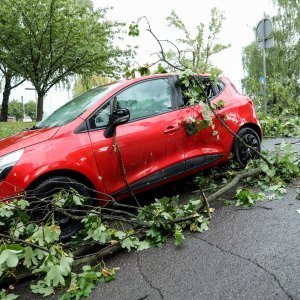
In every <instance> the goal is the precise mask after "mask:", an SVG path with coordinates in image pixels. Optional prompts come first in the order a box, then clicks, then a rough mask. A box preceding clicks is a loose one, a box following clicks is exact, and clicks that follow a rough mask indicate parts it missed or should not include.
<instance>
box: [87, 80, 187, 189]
mask: <svg viewBox="0 0 300 300" xmlns="http://www.w3.org/2000/svg"><path fill="white" fill-rule="evenodd" d="M174 95H175V91H174V88H172V80H171V79H170V77H169V78H168V77H166V78H158V79H148V80H144V81H141V82H138V83H135V84H133V85H131V86H129V87H127V88H125V89H123V90H122V91H121V92H119V93H118V94H117V95H115V97H116V99H117V105H118V107H119V108H127V109H129V111H130V120H129V122H128V123H126V124H123V125H119V126H118V127H117V128H116V135H115V137H112V138H104V136H103V131H104V129H103V125H104V124H105V123H106V124H107V121H108V115H109V107H110V105H111V103H110V104H109V103H106V104H105V105H104V106H103V107H101V108H100V110H99V111H98V112H97V113H96V114H95V115H94V116H93V117H92V118H91V120H90V123H92V124H94V127H96V130H95V129H93V130H91V131H90V139H91V144H92V148H93V151H94V155H95V158H96V161H97V164H98V168H99V172H100V180H102V181H103V184H104V186H105V190H106V193H108V194H122V193H128V189H127V187H126V182H125V176H126V179H127V181H128V183H129V185H130V187H131V188H132V189H133V190H135V189H140V188H142V187H144V186H149V185H152V184H155V183H158V182H161V181H163V180H166V179H168V178H170V177H173V176H176V175H179V174H182V173H184V171H185V162H184V150H183V139H184V132H183V131H182V130H180V124H179V119H178V115H179V113H180V112H179V111H178V110H177V109H176V101H175V96H174ZM110 101H113V99H111V100H110ZM101 126H102V128H101ZM97 127H98V128H99V130H97ZM118 149H119V151H118Z"/></svg>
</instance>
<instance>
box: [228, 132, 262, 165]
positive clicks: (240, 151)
mask: <svg viewBox="0 0 300 300" xmlns="http://www.w3.org/2000/svg"><path fill="white" fill-rule="evenodd" d="M237 135H238V136H239V137H240V138H241V139H242V140H243V141H244V142H245V143H246V144H248V145H249V146H251V147H253V148H255V149H256V150H257V151H259V152H260V150H261V145H260V138H259V136H258V134H257V133H256V132H255V130H253V129H252V128H249V127H244V128H242V129H240V130H239V132H238V133H237ZM232 152H233V157H234V159H235V160H236V161H237V163H238V164H239V165H240V167H242V168H245V167H246V165H247V163H248V162H249V160H251V159H253V158H255V156H256V155H255V153H254V151H252V150H251V149H249V148H247V147H246V146H245V145H243V144H242V143H241V142H240V141H239V140H238V139H237V138H235V140H234V142H233V147H232Z"/></svg>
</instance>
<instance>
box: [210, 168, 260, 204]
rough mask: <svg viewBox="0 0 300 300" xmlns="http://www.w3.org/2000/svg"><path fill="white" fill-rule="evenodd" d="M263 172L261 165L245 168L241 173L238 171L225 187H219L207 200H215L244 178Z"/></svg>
mask: <svg viewBox="0 0 300 300" xmlns="http://www.w3.org/2000/svg"><path fill="white" fill-rule="evenodd" d="M261 172H262V169H261V167H258V168H255V169H250V170H244V171H242V172H240V173H238V174H237V175H236V176H235V177H234V178H233V179H232V180H231V181H230V182H229V183H228V184H226V185H225V186H224V187H222V188H221V189H219V190H218V191H217V192H215V193H213V194H212V195H210V196H208V197H207V201H213V200H216V199H217V198H219V197H220V196H221V195H223V194H224V193H226V192H227V191H229V190H230V189H231V188H233V187H234V186H236V185H237V184H238V183H239V182H240V181H241V180H242V179H244V178H248V177H251V176H254V175H257V174H259V173H261Z"/></svg>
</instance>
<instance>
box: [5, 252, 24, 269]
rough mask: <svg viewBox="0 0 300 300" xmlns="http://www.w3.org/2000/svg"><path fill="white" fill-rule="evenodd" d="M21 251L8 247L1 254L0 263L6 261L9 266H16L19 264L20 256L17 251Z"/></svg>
mask: <svg viewBox="0 0 300 300" xmlns="http://www.w3.org/2000/svg"><path fill="white" fill-rule="evenodd" d="M20 252H21V251H17V250H10V249H6V250H4V251H2V253H1V254H0V265H1V264H3V263H6V265H7V266H8V267H9V268H15V267H16V266H17V265H18V262H19V258H18V255H17V253H20Z"/></svg>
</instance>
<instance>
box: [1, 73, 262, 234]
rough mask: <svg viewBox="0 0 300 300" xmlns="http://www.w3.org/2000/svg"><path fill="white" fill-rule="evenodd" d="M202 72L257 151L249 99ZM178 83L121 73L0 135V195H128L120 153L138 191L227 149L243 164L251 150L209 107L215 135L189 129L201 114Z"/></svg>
mask: <svg viewBox="0 0 300 300" xmlns="http://www.w3.org/2000/svg"><path fill="white" fill-rule="evenodd" d="M200 78H201V80H202V81H203V82H204V83H205V86H206V89H207V91H206V92H207V94H208V95H209V100H210V101H211V102H212V103H216V102H217V101H218V100H220V99H222V100H223V102H224V104H225V106H224V107H222V108H219V109H218V110H217V112H218V114H219V115H220V116H222V117H225V116H226V123H227V125H228V126H229V127H230V128H231V130H232V131H233V132H235V133H236V134H238V135H239V136H240V137H241V138H242V139H243V140H245V141H246V142H247V143H248V144H249V145H251V146H252V147H254V148H255V149H257V150H258V151H260V143H261V139H262V132H261V127H260V124H259V120H258V117H257V114H256V112H255V109H254V106H253V102H252V100H251V99H250V98H249V97H247V96H244V95H241V94H239V93H238V92H237V91H236V89H235V87H234V86H233V85H232V83H231V82H230V80H229V79H227V78H221V79H220V80H219V81H217V82H216V81H211V80H210V79H209V77H208V76H207V75H202V76H200ZM183 89H184V87H182V86H181V85H180V83H179V81H178V78H177V76H175V75H169V74H161V75H151V76H146V77H142V78H136V79H130V80H121V81H119V82H115V83H111V84H108V85H104V86H100V87H98V88H95V89H93V90H91V91H89V92H87V93H85V94H82V95H80V96H79V97H77V98H75V99H74V100H72V101H70V102H68V103H67V104H65V105H64V106H62V107H61V108H59V109H58V110H56V111H55V112H54V113H53V114H51V115H50V116H49V117H48V118H46V119H45V120H43V121H41V122H40V123H38V124H37V125H36V126H34V127H33V128H31V129H30V130H27V131H23V132H20V133H19V134H17V135H14V136H12V137H8V138H6V139H3V140H1V141H0V199H4V198H6V197H12V196H14V195H16V194H18V192H21V191H27V195H31V196H34V197H52V196H54V194H56V193H58V190H59V189H69V188H72V189H74V190H76V191H77V192H78V193H80V194H82V195H83V196H85V197H91V196H93V197H95V195H96V194H97V196H98V197H99V199H100V198H102V199H103V197H104V194H108V195H111V196H113V197H115V198H116V199H119V198H122V197H125V196H127V195H129V191H128V187H127V185H126V182H125V180H124V174H123V169H122V166H121V164H120V157H119V154H121V156H122V162H123V165H124V168H125V170H126V177H127V181H128V184H129V186H130V188H131V189H132V190H133V191H134V192H136V193H137V192H141V191H144V190H147V189H150V188H152V187H155V186H160V185H162V184H164V183H166V182H170V181H173V180H176V179H179V178H182V177H184V176H187V175H190V174H193V173H196V172H199V171H201V170H203V169H207V168H210V167H213V166H216V165H219V164H221V163H224V162H226V161H228V160H229V158H230V155H231V153H232V154H233V155H234V157H235V159H236V160H237V162H238V163H239V164H240V165H241V166H242V167H244V166H245V165H246V163H247V162H248V160H249V159H251V158H252V157H253V153H252V152H251V151H250V150H249V149H247V148H246V147H244V145H243V144H241V143H239V142H238V140H237V139H236V138H235V137H234V136H232V135H231V134H230V133H229V132H228V131H227V130H226V129H225V128H224V127H223V126H222V124H221V123H220V122H219V121H218V120H217V119H216V118H215V116H214V115H213V114H212V120H213V124H214V130H216V131H218V134H219V138H217V136H215V135H213V134H212V128H211V127H209V128H205V129H203V130H201V131H199V132H197V133H196V134H194V135H188V134H187V133H186V130H185V127H184V125H183V123H184V121H185V120H187V119H188V118H189V117H191V116H193V117H194V118H200V119H201V118H202V114H201V106H200V105H198V104H196V105H189V103H188V101H187V100H186V99H185V97H184V95H183V93H182V91H183ZM114 132H115V134H116V140H117V143H118V146H119V147H118V148H119V150H120V153H119V152H118V151H116V147H115V139H114V136H113V134H114ZM92 191H96V193H94V192H92ZM106 199H108V198H106ZM58 217H59V216H58ZM61 218H62V220H61V223H60V224H61V227H63V236H64V237H68V236H71V235H72V234H73V233H74V232H75V231H76V228H77V225H78V221H77V220H73V219H70V218H67V217H66V216H61Z"/></svg>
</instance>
